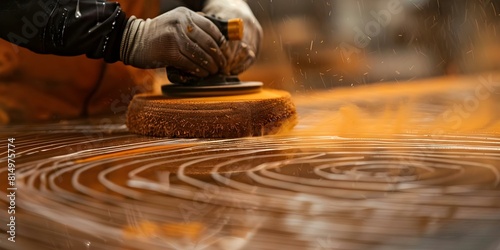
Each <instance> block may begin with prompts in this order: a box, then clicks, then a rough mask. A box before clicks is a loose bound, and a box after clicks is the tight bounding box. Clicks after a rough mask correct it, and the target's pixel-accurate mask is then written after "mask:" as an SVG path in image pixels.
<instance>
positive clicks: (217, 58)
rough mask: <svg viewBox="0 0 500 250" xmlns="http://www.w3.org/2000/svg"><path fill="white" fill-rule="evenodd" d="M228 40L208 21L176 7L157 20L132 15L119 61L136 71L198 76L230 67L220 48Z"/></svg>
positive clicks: (185, 9) (123, 40)
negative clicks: (163, 70) (160, 70)
mask: <svg viewBox="0 0 500 250" xmlns="http://www.w3.org/2000/svg"><path fill="white" fill-rule="evenodd" d="M225 43H226V39H225V38H224V36H223V35H222V33H221V32H220V31H219V29H218V28H217V26H215V25H214V24H213V23H212V22H211V21H209V20H208V19H207V18H205V17H203V16H202V15H199V14H197V13H195V12H193V11H191V10H189V9H187V8H183V7H181V8H177V9H174V10H172V11H169V12H167V13H164V14H162V15H160V16H158V17H156V18H154V19H147V20H143V19H138V18H136V17H135V16H131V17H130V18H129V20H128V22H127V25H126V28H125V32H124V34H123V38H122V43H121V47H120V59H121V60H122V61H123V62H124V63H125V64H127V65H132V66H134V67H137V68H164V67H167V66H173V67H176V68H178V69H180V70H182V71H185V72H189V73H191V74H193V75H196V76H199V77H206V76H208V75H209V74H215V73H218V72H220V71H223V69H224V68H225V67H226V65H227V61H226V57H225V55H224V54H223V53H222V51H221V49H220V46H221V45H222V44H225Z"/></svg>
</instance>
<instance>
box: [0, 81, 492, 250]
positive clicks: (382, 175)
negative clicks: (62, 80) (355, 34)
mask: <svg viewBox="0 0 500 250" xmlns="http://www.w3.org/2000/svg"><path fill="white" fill-rule="evenodd" d="M496 79H500V78H497V75H495V74H486V75H481V76H470V77H451V78H439V79H431V80H427V81H420V82H406V83H388V84H382V85H373V86H366V87H358V88H346V89H336V90H332V91H330V92H327V93H326V92H325V93H311V94H307V95H297V96H294V98H293V101H294V103H296V105H297V111H298V123H297V125H296V126H295V127H294V129H293V130H291V131H287V132H283V133H280V134H278V135H273V136H263V137H252V138H240V139H221V140H214V139H211V140H201V139H168V138H153V137H147V136H140V135H136V134H133V133H130V132H129V131H128V129H127V128H126V126H125V125H124V124H123V123H122V122H121V121H122V120H123V119H124V118H123V117H118V119H117V120H114V119H115V118H103V119H96V120H90V121H70V122H65V123H60V124H48V125H37V126H33V125H26V126H10V127H1V128H0V135H1V137H2V138H8V137H15V138H16V142H15V143H16V149H17V152H16V157H17V158H16V164H17V165H16V166H17V168H16V174H17V187H18V190H17V196H16V198H17V200H16V201H17V210H16V216H17V218H18V220H17V232H18V235H17V236H18V238H16V239H17V240H18V241H17V242H16V243H15V244H11V243H10V242H8V241H6V240H2V241H0V248H3V249H195V248H204V247H205V249H290V250H295V249H496V248H498V245H499V244H500V242H499V238H498V232H499V231H500V228H499V225H500V203H499V198H500V186H499V185H500V127H499V124H500V114H499V112H498V107H499V103H500V91H499V90H500V85H499V84H498V83H500V81H497V80H496ZM0 147H1V150H0V158H1V159H2V162H5V159H6V149H5V148H6V143H4V144H2V145H0ZM0 179H1V180H6V179H7V172H6V165H3V166H1V167H0ZM6 192H7V186H6V182H5V181H1V182H0V199H1V204H2V207H4V208H5V209H4V211H1V212H2V213H6V211H7V210H6V205H7V202H8V200H7V196H6V195H7V193H6ZM6 219H7V217H6V216H3V215H2V216H0V224H2V225H6V224H7V221H6ZM4 227H5V226H4ZM2 231H5V230H2Z"/></svg>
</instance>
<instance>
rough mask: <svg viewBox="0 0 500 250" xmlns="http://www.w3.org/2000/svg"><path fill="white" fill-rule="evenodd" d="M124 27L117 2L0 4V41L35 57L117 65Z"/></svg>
mask: <svg viewBox="0 0 500 250" xmlns="http://www.w3.org/2000/svg"><path fill="white" fill-rule="evenodd" d="M125 25H126V16H125V13H124V12H123V11H122V10H121V8H120V5H119V4H118V3H116V2H106V1H105V0H79V1H78V0H0V38H3V39H5V40H7V41H9V42H12V43H14V44H17V45H19V46H22V47H25V48H28V49H30V50H32V51H34V52H36V53H42V54H55V55H62V56H74V55H83V54H85V55H87V56H88V57H89V58H96V59H97V58H104V60H105V61H106V62H116V61H118V60H119V52H120V43H121V37H122V34H123V31H124V29H125Z"/></svg>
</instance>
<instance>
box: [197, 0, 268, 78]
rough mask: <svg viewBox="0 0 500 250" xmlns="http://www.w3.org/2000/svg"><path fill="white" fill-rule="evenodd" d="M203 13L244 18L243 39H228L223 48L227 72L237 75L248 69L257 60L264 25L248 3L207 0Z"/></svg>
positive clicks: (221, 16)
mask: <svg viewBox="0 0 500 250" xmlns="http://www.w3.org/2000/svg"><path fill="white" fill-rule="evenodd" d="M203 13H205V14H207V15H214V16H216V17H218V18H222V19H231V18H241V19H243V22H244V25H245V27H244V30H243V39H242V40H241V41H227V42H226V43H225V44H223V45H222V46H221V49H222V51H223V53H224V55H225V56H226V59H227V67H226V68H225V69H224V73H225V74H233V75H237V74H239V73H241V72H243V71H245V70H246V69H248V68H249V67H250V66H251V65H252V64H253V63H254V62H255V59H256V57H257V55H258V53H259V49H260V47H261V42H262V41H261V40H262V36H263V34H262V33H263V32H262V27H261V26H260V24H259V21H257V19H256V18H255V16H254V15H253V13H252V10H251V9H250V7H249V6H248V4H247V3H246V2H245V1H243V0H207V1H206V3H205V6H204V7H203Z"/></svg>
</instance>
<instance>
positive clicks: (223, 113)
mask: <svg viewBox="0 0 500 250" xmlns="http://www.w3.org/2000/svg"><path fill="white" fill-rule="evenodd" d="M296 120H297V113H296V110H295V105H294V104H293V102H292V100H291V97H290V94H289V93H288V92H285V91H279V90H263V91H261V92H259V93H255V94H248V95H236V96H224V97H203V98H175V97H167V96H162V95H151V94H142V95H137V96H135V97H134V99H133V100H132V102H131V103H130V106H129V109H128V112H127V126H128V128H129V130H130V131H131V132H133V133H137V134H141V135H148V136H156V137H172V138H236V137H246V136H261V135H269V134H276V133H278V132H280V131H283V130H288V129H291V128H292V127H293V126H294V125H295V124H296Z"/></svg>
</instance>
